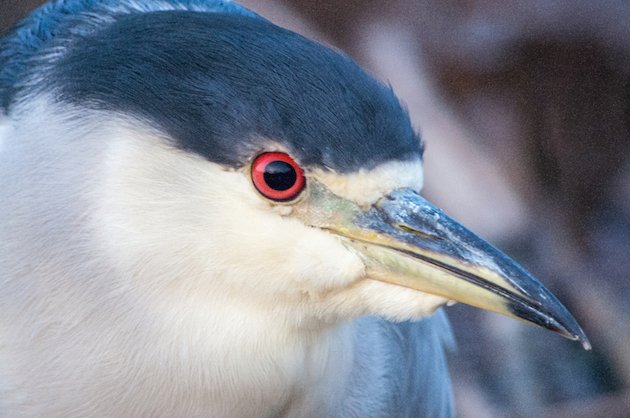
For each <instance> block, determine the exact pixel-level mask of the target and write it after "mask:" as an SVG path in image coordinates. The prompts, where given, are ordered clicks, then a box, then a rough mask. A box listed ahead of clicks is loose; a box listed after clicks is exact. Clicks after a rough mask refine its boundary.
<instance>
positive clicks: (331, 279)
mask: <svg viewBox="0 0 630 418" xmlns="http://www.w3.org/2000/svg"><path fill="white" fill-rule="evenodd" d="M101 23H102V22H101ZM76 25H77V27H75V29H73V30H72V31H68V32H67V34H66V35H64V36H65V38H64V36H58V37H57V38H56V39H54V40H52V41H50V42H52V44H51V45H49V46H48V50H47V51H48V52H47V54H44V53H42V52H40V53H39V55H37V54H36V55H37V56H35V57H32V58H30V60H31V62H37V63H38V65H39V66H34V67H33V68H36V70H31V71H30V72H29V71H25V73H24V76H23V77H22V80H21V81H20V83H18V84H17V86H18V88H15V89H11V91H9V92H8V93H7V92H6V91H5V92H4V93H5V94H4V96H5V102H6V101H9V102H12V103H14V104H13V111H12V113H11V115H12V118H13V120H14V121H16V122H15V126H16V128H15V136H16V137H18V138H22V139H23V140H22V141H21V142H20V143H19V144H17V145H15V146H17V147H24V149H29V148H28V147H29V146H30V147H31V148H38V149H40V155H47V156H48V157H47V158H46V161H45V162H43V163H41V164H40V165H38V166H37V168H35V169H34V170H39V172H41V173H44V172H45V173H46V175H47V176H49V177H48V179H49V181H50V182H51V183H54V184H57V185H59V184H64V187H65V189H64V190H63V194H64V197H63V199H64V201H65V202H66V203H67V205H68V206H69V207H70V206H72V207H80V208H81V209H80V210H79V209H77V210H76V211H74V212H73V211H68V213H67V214H59V213H54V214H53V213H50V211H48V212H46V213H45V214H44V216H45V217H51V216H54V217H55V218H56V219H58V218H60V217H62V218H63V217H64V216H65V218H67V219H66V221H65V224H64V225H65V227H66V228H67V229H68V230H73V231H82V232H81V233H76V234H74V235H73V237H74V238H75V239H76V240H77V241H76V243H75V244H76V245H77V246H78V247H81V246H82V248H83V249H84V250H83V252H84V253H85V252H89V253H90V254H89V256H90V257H96V255H94V254H95V253H96V254H97V255H98V258H99V259H100V260H106V261H107V262H106V264H107V266H108V268H109V269H110V270H111V272H112V275H111V276H101V277H100V279H101V280H103V281H110V280H111V281H112V282H115V283H117V284H116V286H119V287H124V288H125V289H128V292H127V296H126V297H129V295H130V294H137V295H138V300H141V301H143V302H142V303H144V304H145V305H147V306H153V307H156V308H160V309H162V312H167V310H166V309H168V308H169V307H172V306H177V311H178V312H210V313H213V312H218V311H221V310H222V311H223V312H226V314H229V312H232V311H233V310H239V309H244V308H246V309H248V310H250V311H251V310H255V311H256V310H259V311H260V312H262V311H265V312H267V313H268V312H272V313H273V315H274V316H275V318H277V319H278V322H279V323H285V324H288V325H290V326H295V327H303V328H309V327H317V326H322V325H324V324H330V323H338V322H341V321H345V320H349V319H352V318H356V317H358V316H361V315H370V314H377V315H382V316H384V317H387V318H390V319H395V320H406V319H413V318H421V317H424V316H427V315H430V314H431V313H433V312H434V311H435V309H437V308H438V307H440V306H441V305H443V304H445V303H447V302H448V301H459V302H463V303H466V304H469V305H473V306H476V307H479V308H482V309H488V310H492V311H495V312H498V313H501V314H504V315H508V316H511V317H515V318H519V319H522V320H525V321H529V322H533V323H534V324H537V325H540V326H543V327H545V328H549V329H551V330H553V331H556V332H558V333H560V334H562V335H563V336H565V337H568V338H571V339H574V340H579V341H581V342H582V343H583V344H584V345H585V346H587V345H588V342H587V340H586V337H585V335H584V333H583V332H582V330H581V329H580V327H579V326H578V324H577V323H576V322H575V320H574V319H573V317H572V316H571V315H570V314H569V313H568V311H567V310H566V309H565V308H564V307H563V306H562V305H561V304H560V302H558V300H557V299H556V298H555V297H554V296H553V295H552V294H551V293H550V292H549V291H547V290H546V289H545V288H544V287H543V286H542V285H541V284H540V283H539V282H538V281H537V280H536V279H535V278H533V277H532V276H531V275H530V274H529V273H528V272H527V271H525V270H524V269H523V268H522V267H520V266H519V265H518V264H517V263H516V262H515V261H513V260H512V259H510V258H509V257H508V256H506V255H504V254H503V253H501V252H500V251H499V250H497V249H495V248H494V247H492V246H491V245H490V244H488V243H486V242H484V241H483V240H482V239H480V238H479V237H477V236H476V235H475V234H473V233H472V232H470V231H469V230H467V229H466V228H464V227H463V226H462V225H460V224H459V223H457V222H456V221H454V220H453V219H451V218H449V217H448V216H447V215H446V214H445V213H444V212H443V211H441V210H440V209H438V208H436V207H434V206H433V205H432V204H431V203H429V202H428V201H427V200H426V199H424V198H423V197H422V196H421V189H422V179H423V173H422V161H423V158H424V155H423V154H424V153H423V151H424V149H423V145H422V142H421V141H420V139H419V136H418V135H417V134H416V133H415V131H414V129H413V128H412V125H411V123H410V121H409V117H408V115H407V113H406V111H405V109H404V107H403V106H402V105H401V104H400V103H399V101H398V100H397V99H396V97H395V95H394V93H393V92H392V91H391V89H390V88H389V87H387V86H386V85H384V84H382V83H380V82H378V81H376V80H374V79H373V78H372V77H371V76H369V75H368V74H367V73H365V72H364V71H363V70H361V69H360V68H359V67H358V66H357V65H356V64H355V63H353V62H352V60H350V59H349V58H348V57H346V56H344V55H343V54H340V53H338V52H335V51H332V50H331V49H329V48H327V47H325V46H322V45H320V44H318V43H315V42H312V41H309V40H307V39H305V38H303V37H301V36H299V35H297V34H295V33H292V32H289V31H287V30H284V29H281V28H279V27H277V26H274V25H272V24H271V23H269V22H267V21H265V20H263V19H261V18H259V17H256V16H251V15H250V14H248V13H234V14H222V13H197V12H191V11H181V10H179V11H178V10H171V11H168V12H154V13H136V14H134V13H130V14H125V13H123V14H120V15H115V16H113V17H111V19H110V20H108V21H107V24H104V25H102V26H101V27H99V28H98V30H95V29H94V28H93V25H94V23H93V22H91V23H90V22H88V23H85V22H83V23H82V22H78V23H76ZM82 25H83V26H82ZM77 28H78V29H77ZM50 51H55V54H51V53H50ZM44 56H45V57H47V60H42V59H41V58H42V57H44ZM43 73H45V74H47V76H46V77H42V76H41V74H43ZM9 96H11V97H10V99H7V97H9ZM53 135H54V138H55V140H54V141H52V140H50V141H44V140H43V138H49V139H50V138H52V136H53ZM432 140H439V138H434V139H432ZM16 142H19V141H16ZM29 144H30V145H29ZM8 146H14V145H8ZM41 149H45V150H46V152H44V153H43V154H41ZM429 158H430V157H429ZM70 171H72V175H71V178H72V181H69V180H68V176H69V174H68V173H69V172H70ZM60 173H62V174H60ZM62 176H65V177H63V179H62ZM53 193H60V191H59V190H58V188H57V189H56V190H43V191H42V195H51V194H53ZM49 201H53V202H58V201H59V199H51V200H49ZM42 222H43V223H44V221H42ZM63 229H64V228H61V234H62V235H61V236H63ZM77 243H78V244H77ZM81 243H83V244H81ZM88 247H89V249H90V251H85V248H88ZM112 277H115V278H116V279H112ZM76 285H77V286H79V285H80V284H76ZM107 286H113V284H111V283H110V282H108V284H107ZM258 308H260V309H258Z"/></svg>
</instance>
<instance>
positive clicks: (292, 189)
mask: <svg viewBox="0 0 630 418" xmlns="http://www.w3.org/2000/svg"><path fill="white" fill-rule="evenodd" d="M252 181H253V182H254V186H256V188H257V189H258V191H259V192H260V193H261V194H262V195H263V196H265V197H266V198H268V199H271V200H276V201H278V202H286V201H287V200H293V199H295V198H296V197H297V196H298V195H299V194H300V192H301V191H302V190H304V186H305V184H306V180H305V179H304V171H302V169H301V168H300V166H299V165H297V163H296V162H295V161H293V158H291V157H290V156H289V155H288V154H285V153H284V152H265V153H263V154H260V155H259V156H258V157H256V159H255V160H254V162H253V163H252Z"/></svg>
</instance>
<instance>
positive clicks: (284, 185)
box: [264, 161, 297, 191]
mask: <svg viewBox="0 0 630 418" xmlns="http://www.w3.org/2000/svg"><path fill="white" fill-rule="evenodd" d="M264 176H265V183H267V186H269V187H271V188H272V189H274V190H277V191H283V190H288V189H290V188H291V187H292V186H293V185H294V184H295V182H296V181H297V173H296V172H295V169H294V168H293V167H292V166H291V164H289V163H285V162H284V161H272V162H270V163H269V164H267V166H266V167H265V174H264Z"/></svg>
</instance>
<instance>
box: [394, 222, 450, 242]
mask: <svg viewBox="0 0 630 418" xmlns="http://www.w3.org/2000/svg"><path fill="white" fill-rule="evenodd" d="M396 228H398V229H400V230H401V231H404V232H407V233H408V234H413V235H415V236H417V237H420V238H424V239H431V240H438V239H440V238H439V237H438V236H436V235H433V234H427V233H426V232H422V231H418V230H417V229H415V228H412V227H410V226H409V225H405V224H396Z"/></svg>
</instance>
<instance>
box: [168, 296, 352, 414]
mask: <svg viewBox="0 0 630 418" xmlns="http://www.w3.org/2000/svg"><path fill="white" fill-rule="evenodd" d="M189 308H190V307H189ZM203 311H204V310H202V309H187V310H186V312H188V313H193V312H194V313H195V314H194V315H195V316H191V315H190V314H187V315H184V317H182V318H183V322H182V321H179V324H180V325H179V326H178V327H177V329H172V330H171V331H172V332H173V333H174V335H173V337H172V339H171V340H172V341H177V345H178V346H179V347H181V346H182V345H184V346H187V345H188V344H190V345H191V346H192V347H196V348H195V353H196V356H194V357H188V358H187V360H188V361H189V364H188V365H187V367H186V368H185V369H187V370H195V369H196V373H197V374H198V373H199V372H200V371H201V373H203V375H204V376H203V380H202V381H200V382H202V383H201V384H202V385H203V386H204V388H203V390H205V391H207V393H208V394H209V396H210V397H211V398H212V399H213V400H214V401H213V404H212V408H216V409H215V413H213V414H212V415H213V416H241V417H242V416H288V417H290V416H306V417H308V416H326V415H328V414H327V411H332V410H334V409H335V408H337V407H338V404H339V403H340V402H341V401H342V396H343V394H344V390H343V388H344V387H345V386H346V385H347V382H348V380H349V378H350V375H351V371H352V364H353V353H354V346H353V344H354V338H353V329H352V326H351V325H349V324H336V325H330V324H329V325H323V324H319V325H313V324H309V326H308V327H304V326H297V325H296V324H295V323H292V322H288V321H283V320H281V319H280V318H279V316H278V315H277V312H276V313H274V310H273V309H268V308H266V309H264V308H263V307H260V308H258V307H256V306H255V305H247V306H244V305H240V306H239V304H238V303H235V301H234V300H226V301H225V303H221V302H220V301H214V303H213V304H212V308H211V309H207V310H206V314H200V313H201V312H203ZM180 314H181V311H180ZM183 323H187V325H186V326H184V327H182V324H183ZM186 334H187V335H186ZM174 348H175V347H174ZM176 350H177V351H180V350H181V348H176ZM172 354H173V356H174V357H173V358H174V359H176V361H177V362H181V360H182V359H181V356H180V354H179V353H178V352H174V353H172ZM182 378H183V379H187V378H188V377H187V376H182Z"/></svg>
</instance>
